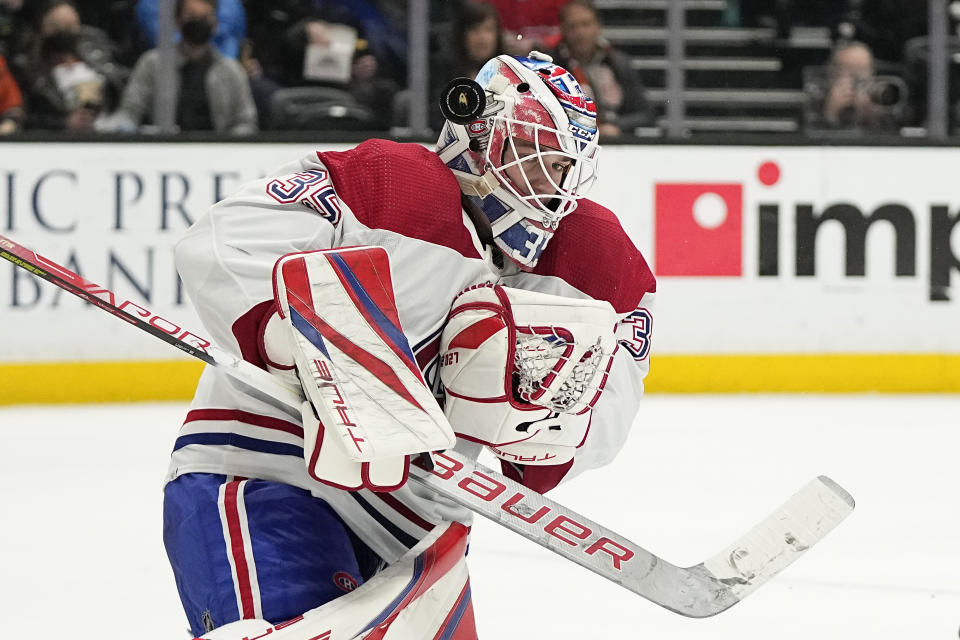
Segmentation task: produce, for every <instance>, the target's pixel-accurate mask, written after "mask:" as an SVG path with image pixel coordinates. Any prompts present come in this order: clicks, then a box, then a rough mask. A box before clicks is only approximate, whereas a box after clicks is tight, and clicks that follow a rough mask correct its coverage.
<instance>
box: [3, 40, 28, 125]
mask: <svg viewBox="0 0 960 640" xmlns="http://www.w3.org/2000/svg"><path fill="white" fill-rule="evenodd" d="M22 123H23V97H22V96H21V95H20V87H18V86H17V81H16V80H14V78H13V75H12V74H11V73H10V70H9V69H8V68H7V61H6V59H4V57H3V56H0V135H7V134H8V133H13V132H14V131H16V130H17V129H19V128H20V125H21V124H22Z"/></svg>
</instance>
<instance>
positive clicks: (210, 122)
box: [104, 0, 257, 135]
mask: <svg viewBox="0 0 960 640" xmlns="http://www.w3.org/2000/svg"><path fill="white" fill-rule="evenodd" d="M176 16H177V23H178V26H179V27H180V32H181V34H182V35H183V39H182V41H181V42H180V44H178V45H177V58H176V64H177V76H176V77H177V85H176V88H175V91H176V97H175V100H174V102H175V104H176V124H177V126H178V127H179V128H180V130H181V131H210V130H213V131H216V132H218V133H225V134H232V135H246V134H251V133H254V132H256V131H257V108H256V106H255V105H254V102H253V96H252V94H251V92H250V83H249V82H248V80H247V74H246V71H245V70H244V69H243V67H242V66H241V65H240V63H239V62H237V61H236V60H231V59H230V58H226V57H224V56H223V54H221V53H220V52H219V51H217V50H216V48H214V47H213V45H212V43H211V38H212V36H213V34H214V32H215V31H216V28H217V24H216V23H217V18H216V2H213V1H212V0H178V2H177V9H176ZM159 60H160V51H159V50H158V49H151V50H150V51H147V52H146V53H145V54H143V56H141V57H140V60H138V61H137V65H136V67H134V70H133V74H132V75H131V76H130V81H129V83H128V84H127V87H126V89H125V90H124V92H123V98H122V99H121V101H120V107H119V109H117V112H116V113H115V114H114V116H113V117H112V118H111V120H110V122H109V123H108V124H107V125H106V126H105V127H104V128H105V129H109V130H115V131H132V130H135V128H136V127H137V126H138V125H140V124H141V123H143V122H144V121H145V120H147V121H152V120H153V119H154V114H153V108H154V92H155V89H156V78H157V73H158V67H159Z"/></svg>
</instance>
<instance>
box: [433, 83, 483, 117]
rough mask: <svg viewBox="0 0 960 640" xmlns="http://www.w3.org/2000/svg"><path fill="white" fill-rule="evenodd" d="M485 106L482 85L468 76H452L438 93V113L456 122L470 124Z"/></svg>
mask: <svg viewBox="0 0 960 640" xmlns="http://www.w3.org/2000/svg"><path fill="white" fill-rule="evenodd" d="M486 106H487V96H486V94H484V92H483V87H481V86H480V85H479V84H477V82H476V81H474V80H471V79H470V78H454V79H453V80H451V81H450V82H449V83H447V86H446V87H444V89H443V91H442V92H441V93H440V113H442V114H443V117H444V118H446V119H447V120H450V121H451V122H455V123H457V124H462V125H467V124H470V123H471V122H473V121H474V120H476V119H477V118H479V117H480V114H481V113H483V110H484V109H485V108H486Z"/></svg>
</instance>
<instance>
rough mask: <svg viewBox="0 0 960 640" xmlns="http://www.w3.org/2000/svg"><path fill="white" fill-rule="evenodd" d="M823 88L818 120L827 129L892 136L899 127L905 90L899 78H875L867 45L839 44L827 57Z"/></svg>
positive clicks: (842, 42) (846, 41) (871, 56)
mask: <svg viewBox="0 0 960 640" xmlns="http://www.w3.org/2000/svg"><path fill="white" fill-rule="evenodd" d="M824 84H825V86H824V87H823V88H822V90H821V91H822V95H823V103H822V112H821V113H820V114H819V116H820V117H819V120H820V124H821V125H822V126H824V127H826V128H827V129H834V130H853V129H858V130H869V131H874V132H876V131H885V130H886V131H891V132H894V131H896V130H897V128H898V127H899V126H900V124H901V120H902V108H903V103H904V101H905V100H904V99H905V93H906V87H905V85H904V83H903V82H902V81H901V80H899V78H895V77H892V76H890V77H881V76H877V75H876V73H875V69H874V57H873V53H872V51H871V50H870V47H868V46H867V45H866V44H864V43H862V42H858V41H855V40H845V41H841V42H839V43H838V44H837V45H836V46H835V47H834V48H833V51H832V52H831V54H830V60H829V63H828V65H827V67H826V73H825V80H824Z"/></svg>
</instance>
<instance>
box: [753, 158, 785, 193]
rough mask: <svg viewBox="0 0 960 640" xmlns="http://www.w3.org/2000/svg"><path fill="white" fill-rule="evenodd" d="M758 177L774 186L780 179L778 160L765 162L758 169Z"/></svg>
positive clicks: (762, 181)
mask: <svg viewBox="0 0 960 640" xmlns="http://www.w3.org/2000/svg"><path fill="white" fill-rule="evenodd" d="M757 178H758V179H759V180H760V183H761V184H764V185H766V186H768V187H772V186H773V185H775V184H777V183H778V182H779V181H780V166H779V165H778V164H777V163H776V162H764V163H763V164H761V165H760V168H758V169H757Z"/></svg>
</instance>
